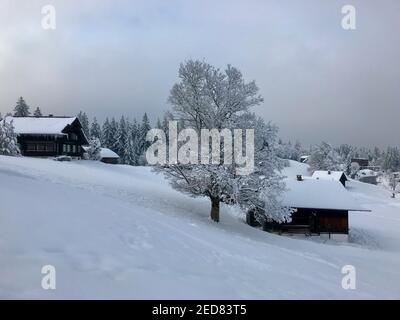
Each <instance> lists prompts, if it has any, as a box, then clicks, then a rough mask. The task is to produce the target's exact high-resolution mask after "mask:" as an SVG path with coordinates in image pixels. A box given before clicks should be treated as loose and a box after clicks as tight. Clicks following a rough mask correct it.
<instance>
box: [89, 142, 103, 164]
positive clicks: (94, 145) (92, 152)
mask: <svg viewBox="0 0 400 320" xmlns="http://www.w3.org/2000/svg"><path fill="white" fill-rule="evenodd" d="M87 154H88V159H89V160H100V159H101V144H100V140H99V138H94V139H91V140H90V141H89V148H88V149H87Z"/></svg>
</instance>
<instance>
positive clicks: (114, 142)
mask: <svg viewBox="0 0 400 320" xmlns="http://www.w3.org/2000/svg"><path fill="white" fill-rule="evenodd" d="M118 133H119V132H118V122H117V121H116V120H115V118H114V117H113V118H112V119H111V122H110V142H109V143H110V144H109V146H108V148H110V149H111V150H112V151H114V152H116V153H117V154H118V147H119V142H118V138H119V135H118ZM118 155H119V154H118Z"/></svg>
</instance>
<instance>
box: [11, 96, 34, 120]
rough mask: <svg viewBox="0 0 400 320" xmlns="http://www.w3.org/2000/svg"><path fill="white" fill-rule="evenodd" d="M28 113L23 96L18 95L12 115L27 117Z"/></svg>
mask: <svg viewBox="0 0 400 320" xmlns="http://www.w3.org/2000/svg"><path fill="white" fill-rule="evenodd" d="M30 114H31V113H30V111H29V106H28V105H27V104H26V102H25V100H24V98H22V97H20V98H19V99H18V101H17V105H16V106H15V108H14V117H27V116H29V115H30Z"/></svg>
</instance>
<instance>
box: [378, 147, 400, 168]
mask: <svg viewBox="0 0 400 320" xmlns="http://www.w3.org/2000/svg"><path fill="white" fill-rule="evenodd" d="M382 169H383V170H386V171H390V172H395V171H399V170H400V151H399V149H398V148H397V147H388V148H387V150H386V151H385V153H384V155H383V158H382Z"/></svg>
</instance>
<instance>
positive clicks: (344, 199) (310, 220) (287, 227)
mask: <svg viewBox="0 0 400 320" xmlns="http://www.w3.org/2000/svg"><path fill="white" fill-rule="evenodd" d="M285 183H286V188H287V191H286V192H285V193H284V194H283V195H282V199H281V200H282V204H283V205H284V206H287V207H290V208H293V209H296V212H294V213H293V214H292V220H291V221H290V222H286V223H277V222H269V221H266V222H265V223H264V225H263V228H264V230H266V231H271V232H278V233H280V234H282V233H288V234H293V233H297V234H299V233H300V234H307V235H318V236H322V237H326V238H332V239H337V240H347V238H348V233H349V218H348V214H349V211H369V210H367V209H365V208H364V207H362V206H361V205H360V204H358V203H357V201H356V200H355V199H354V198H353V197H352V196H351V194H350V193H349V192H348V191H347V190H346V189H344V188H343V187H342V185H341V184H340V182H338V181H329V180H316V179H311V178H307V179H303V178H301V179H299V177H298V178H297V179H293V178H292V179H286V180H285ZM251 214H252V213H250V212H249V213H248V216H247V221H248V222H249V221H254V217H251Z"/></svg>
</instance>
